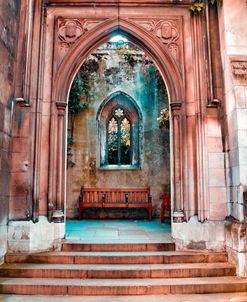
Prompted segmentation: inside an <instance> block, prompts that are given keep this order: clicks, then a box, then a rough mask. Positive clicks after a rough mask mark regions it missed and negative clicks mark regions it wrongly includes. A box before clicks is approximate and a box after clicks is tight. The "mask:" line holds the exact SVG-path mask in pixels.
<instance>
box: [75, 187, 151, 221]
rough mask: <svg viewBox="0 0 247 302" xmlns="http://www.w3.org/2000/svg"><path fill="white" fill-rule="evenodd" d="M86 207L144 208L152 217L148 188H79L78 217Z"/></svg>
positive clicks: (80, 217)
mask: <svg viewBox="0 0 247 302" xmlns="http://www.w3.org/2000/svg"><path fill="white" fill-rule="evenodd" d="M86 208H145V209H147V211H148V218H149V220H151V219H152V196H151V194H150V189H149V188H127V189H122V188H121V189H116V188H107V189H105V188H104V189H102V188H84V187H82V188H81V192H80V197H79V219H82V217H83V211H84V209H86Z"/></svg>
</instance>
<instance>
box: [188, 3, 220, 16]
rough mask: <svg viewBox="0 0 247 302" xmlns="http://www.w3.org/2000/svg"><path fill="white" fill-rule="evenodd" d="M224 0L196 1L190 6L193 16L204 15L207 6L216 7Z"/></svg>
mask: <svg viewBox="0 0 247 302" xmlns="http://www.w3.org/2000/svg"><path fill="white" fill-rule="evenodd" d="M222 1H223V0H194V3H193V4H192V5H191V6H190V11H191V12H192V14H195V15H197V14H204V12H205V8H206V5H207V4H211V5H215V4H221V3H222Z"/></svg>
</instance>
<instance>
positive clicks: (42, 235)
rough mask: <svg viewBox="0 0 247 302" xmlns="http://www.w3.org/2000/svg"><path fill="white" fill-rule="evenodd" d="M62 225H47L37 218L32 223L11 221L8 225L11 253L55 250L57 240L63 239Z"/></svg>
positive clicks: (45, 219)
mask: <svg viewBox="0 0 247 302" xmlns="http://www.w3.org/2000/svg"><path fill="white" fill-rule="evenodd" d="M64 233H65V225H64V223H49V222H48V221H47V218H46V217H42V216H40V217H39V223H36V224H34V223H33V222H32V221H11V222H9V225H8V245H9V251H12V252H30V251H35V252H39V251H46V250H51V249H55V248H57V246H58V244H59V239H62V238H64Z"/></svg>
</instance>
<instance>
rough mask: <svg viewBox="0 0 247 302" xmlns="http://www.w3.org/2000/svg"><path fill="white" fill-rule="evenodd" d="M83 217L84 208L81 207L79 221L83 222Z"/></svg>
mask: <svg viewBox="0 0 247 302" xmlns="http://www.w3.org/2000/svg"><path fill="white" fill-rule="evenodd" d="M82 217H83V208H81V207H79V220H82Z"/></svg>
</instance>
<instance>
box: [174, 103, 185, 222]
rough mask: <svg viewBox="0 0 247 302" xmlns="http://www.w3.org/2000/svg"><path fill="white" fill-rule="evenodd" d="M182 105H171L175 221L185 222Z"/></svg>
mask: <svg viewBox="0 0 247 302" xmlns="http://www.w3.org/2000/svg"><path fill="white" fill-rule="evenodd" d="M181 108H182V103H180V102H177V103H171V112H172V131H173V134H172V137H173V181H172V186H173V202H174V203H173V221H174V222H183V220H184V212H183V206H184V205H183V194H182V192H183V190H182V186H183V181H182V143H181V141H182V136H181V127H182V122H181Z"/></svg>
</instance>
